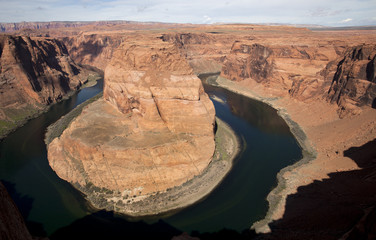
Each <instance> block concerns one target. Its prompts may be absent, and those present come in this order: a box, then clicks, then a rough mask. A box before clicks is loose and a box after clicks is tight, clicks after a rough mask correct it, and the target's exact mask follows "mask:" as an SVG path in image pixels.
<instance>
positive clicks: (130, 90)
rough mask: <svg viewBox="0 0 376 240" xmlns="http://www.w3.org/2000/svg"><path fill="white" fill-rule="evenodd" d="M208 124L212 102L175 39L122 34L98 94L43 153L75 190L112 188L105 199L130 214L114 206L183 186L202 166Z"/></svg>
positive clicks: (208, 144)
mask: <svg viewBox="0 0 376 240" xmlns="http://www.w3.org/2000/svg"><path fill="white" fill-rule="evenodd" d="M214 124H215V110H214V106H213V104H212V102H211V101H210V99H209V97H208V95H207V94H206V93H205V92H204V89H203V86H202V84H201V81H200V79H199V78H198V77H197V76H195V75H194V74H193V71H192V69H191V67H190V66H189V65H188V63H187V62H186V61H185V59H184V58H183V57H181V55H180V53H179V51H178V48H177V47H176V46H175V45H173V44H171V43H168V42H163V41H161V40H160V39H157V40H155V41H154V42H153V41H152V40H150V39H149V40H148V41H147V42H145V43H142V42H140V41H134V42H129V41H128V42H127V43H124V44H122V45H120V46H119V47H118V49H117V50H116V51H115V53H114V55H113V56H112V60H111V62H110V63H109V64H108V65H107V67H106V69H105V80H104V90H103V98H102V99H100V100H98V101H96V102H94V103H92V104H90V105H89V106H88V107H86V108H85V109H84V110H83V112H82V114H80V115H79V116H78V117H77V118H76V119H75V120H74V121H72V122H71V123H70V125H69V127H68V128H67V129H66V130H65V131H64V132H63V133H62V135H61V136H60V137H58V138H55V139H54V140H53V141H52V142H51V143H50V144H49V146H48V159H49V162H50V165H51V167H52V168H53V169H54V171H56V173H57V174H58V175H59V176H60V177H61V178H63V179H65V180H67V181H69V182H71V183H72V184H75V185H79V189H87V188H89V187H90V188H91V187H94V188H100V189H106V190H105V191H108V192H114V193H113V194H112V195H110V196H111V197H109V196H107V197H106V199H107V201H110V202H113V204H111V205H113V206H114V207H115V209H116V210H117V211H120V212H125V213H128V214H130V213H132V212H129V211H127V207H121V206H124V205H125V206H127V203H129V202H134V201H141V200H142V199H143V198H147V197H148V196H151V195H153V194H156V193H159V192H165V191H166V190H167V189H170V188H173V187H175V186H179V185H182V184H183V183H185V182H187V181H189V180H191V179H192V178H193V177H195V176H198V175H200V174H201V173H202V172H203V171H204V170H205V169H206V168H207V166H208V165H209V163H210V162H211V159H212V157H213V154H214V149H215V142H214ZM72 143H73V144H72ZM202 146H205V147H202ZM91 185H93V186H91ZM84 192H85V193H87V194H88V195H92V194H90V192H89V191H88V190H84ZM110 199H111V200H110ZM112 199H113V200H112ZM98 201H100V200H96V201H94V204H95V203H96V202H98ZM135 214H139V213H138V212H135Z"/></svg>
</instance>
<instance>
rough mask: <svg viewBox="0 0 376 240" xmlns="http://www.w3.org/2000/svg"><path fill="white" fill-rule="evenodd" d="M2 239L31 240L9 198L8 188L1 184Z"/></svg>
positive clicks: (0, 225) (0, 217)
mask: <svg viewBox="0 0 376 240" xmlns="http://www.w3.org/2000/svg"><path fill="white" fill-rule="evenodd" d="M0 239H7V240H19V239H25V240H31V239H32V237H31V235H30V233H29V231H28V230H27V228H26V225H25V222H24V220H23V218H22V216H21V214H20V212H19V211H18V209H17V206H16V205H15V204H14V202H13V200H12V198H11V197H10V196H9V194H8V192H7V190H6V188H5V187H4V185H3V184H2V183H1V182H0Z"/></svg>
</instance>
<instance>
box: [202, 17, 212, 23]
mask: <svg viewBox="0 0 376 240" xmlns="http://www.w3.org/2000/svg"><path fill="white" fill-rule="evenodd" d="M203 23H212V19H211V17H209V16H207V15H205V16H204V21H203Z"/></svg>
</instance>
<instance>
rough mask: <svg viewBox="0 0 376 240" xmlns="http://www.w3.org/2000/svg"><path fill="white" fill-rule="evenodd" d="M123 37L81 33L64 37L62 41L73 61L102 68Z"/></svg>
mask: <svg viewBox="0 0 376 240" xmlns="http://www.w3.org/2000/svg"><path fill="white" fill-rule="evenodd" d="M123 38H124V36H120V35H102V34H85V33H81V34H79V35H78V36H75V37H64V38H62V41H63V42H64V44H65V45H66V46H67V49H68V52H69V56H70V57H71V58H72V59H73V60H74V61H75V62H77V63H80V64H84V65H91V66H95V67H97V68H99V69H102V70H104V69H105V68H106V66H107V64H108V63H109V62H110V61H111V58H112V55H113V53H114V51H115V49H116V48H117V47H119V45H120V44H121V43H122V41H123Z"/></svg>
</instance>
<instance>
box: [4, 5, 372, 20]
mask: <svg viewBox="0 0 376 240" xmlns="http://www.w3.org/2000/svg"><path fill="white" fill-rule="evenodd" d="M99 20H129V21H143V22H147V21H152V22H174V23H196V24H210V23H281V24H317V25H324V26H361V25H376V0H309V1H308V0H133V1H132V0H102V1H100V0H63V1H62V0H0V22H22V21H99Z"/></svg>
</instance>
